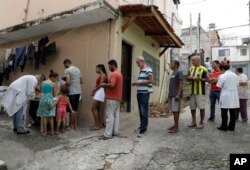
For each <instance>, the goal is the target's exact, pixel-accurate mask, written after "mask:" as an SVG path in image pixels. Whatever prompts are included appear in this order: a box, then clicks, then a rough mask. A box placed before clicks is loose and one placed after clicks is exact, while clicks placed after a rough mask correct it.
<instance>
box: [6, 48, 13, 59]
mask: <svg viewBox="0 0 250 170" xmlns="http://www.w3.org/2000/svg"><path fill="white" fill-rule="evenodd" d="M11 52H12V49H11V48H8V49H6V50H5V59H6V60H8V58H9V56H10V55H11Z"/></svg>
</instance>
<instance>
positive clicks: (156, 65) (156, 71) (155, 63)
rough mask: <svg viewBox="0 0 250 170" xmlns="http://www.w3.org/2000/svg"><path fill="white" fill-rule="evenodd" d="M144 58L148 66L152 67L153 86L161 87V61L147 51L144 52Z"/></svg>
mask: <svg viewBox="0 0 250 170" xmlns="http://www.w3.org/2000/svg"><path fill="white" fill-rule="evenodd" d="M142 56H143V57H144V59H145V62H146V64H147V65H148V66H150V67H151V69H152V71H153V80H154V82H153V85H154V86H160V60H159V59H157V58H156V57H154V56H152V55H150V54H149V53H147V52H146V51H143V52H142Z"/></svg>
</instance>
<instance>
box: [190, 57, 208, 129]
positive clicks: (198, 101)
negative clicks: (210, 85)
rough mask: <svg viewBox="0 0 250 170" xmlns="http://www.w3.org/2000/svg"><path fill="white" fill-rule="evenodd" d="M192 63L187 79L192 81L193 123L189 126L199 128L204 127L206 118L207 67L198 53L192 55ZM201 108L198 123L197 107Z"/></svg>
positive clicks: (191, 105) (191, 106)
mask: <svg viewBox="0 0 250 170" xmlns="http://www.w3.org/2000/svg"><path fill="white" fill-rule="evenodd" d="M192 64H193V66H191V68H190V70H189V76H188V78H187V80H188V81H189V82H190V109H191V114H192V123H191V124H190V125H188V127H190V128H191V127H196V128H197V129H203V128H204V124H203V121H204V118H205V103H206V98H205V93H206V92H205V91H206V89H205V88H206V84H205V83H206V82H207V69H206V67H203V66H202V65H201V58H200V56H198V55H193V56H192ZM197 107H198V108H199V109H200V123H199V125H198V126H197V123H196V108H197Z"/></svg>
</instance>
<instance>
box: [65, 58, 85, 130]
mask: <svg viewBox="0 0 250 170" xmlns="http://www.w3.org/2000/svg"><path fill="white" fill-rule="evenodd" d="M63 64H64V67H65V68H66V69H65V72H64V74H65V77H66V84H65V85H66V86H68V87H69V95H68V96H69V100H70V104H71V105H72V109H73V110H74V111H75V113H71V114H70V128H71V129H76V123H77V110H78V103H79V98H80V95H81V93H82V90H81V84H82V83H83V81H82V76H81V71H80V69H79V68H77V67H75V66H73V65H72V62H71V61H70V60H69V59H65V60H64V61H63Z"/></svg>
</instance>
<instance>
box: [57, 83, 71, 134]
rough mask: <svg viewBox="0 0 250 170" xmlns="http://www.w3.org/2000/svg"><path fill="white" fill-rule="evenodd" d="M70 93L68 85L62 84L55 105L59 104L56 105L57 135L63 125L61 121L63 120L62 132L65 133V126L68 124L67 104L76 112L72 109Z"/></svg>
mask: <svg viewBox="0 0 250 170" xmlns="http://www.w3.org/2000/svg"><path fill="white" fill-rule="evenodd" d="M68 93H69V89H68V87H67V86H61V88H60V95H59V96H58V99H57V101H56V103H55V105H57V107H56V121H57V125H56V132H55V134H56V135H59V129H60V126H61V122H62V126H63V129H62V133H64V131H65V126H66V116H67V106H69V109H70V110H71V112H75V111H74V110H73V109H72V106H71V104H70V102H69V97H68V96H67V95H68Z"/></svg>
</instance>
